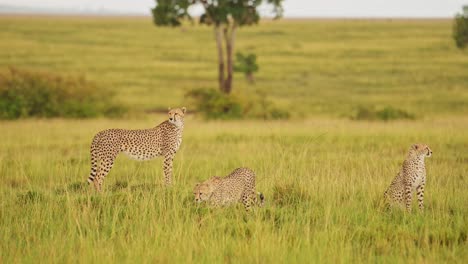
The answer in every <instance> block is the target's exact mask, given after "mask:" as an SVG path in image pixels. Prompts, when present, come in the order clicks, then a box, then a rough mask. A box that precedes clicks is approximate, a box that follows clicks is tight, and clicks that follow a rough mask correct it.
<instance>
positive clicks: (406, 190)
mask: <svg viewBox="0 0 468 264" xmlns="http://www.w3.org/2000/svg"><path fill="white" fill-rule="evenodd" d="M431 155H432V150H431V149H430V148H429V146H427V145H425V144H414V145H412V146H411V148H410V149H409V152H408V156H407V157H406V159H405V161H404V162H403V166H402V168H401V170H400V172H399V173H398V174H397V176H396V177H395V179H393V181H392V183H391V184H390V186H389V187H388V189H387V190H386V191H385V193H384V198H385V201H386V203H387V206H388V207H389V206H391V205H398V206H400V207H403V206H404V205H406V210H407V211H408V212H411V201H412V197H413V192H414V191H415V190H416V191H417V195H418V205H419V209H420V210H421V211H423V210H424V187H425V185H426V167H425V164H424V159H425V158H426V157H430V156H431Z"/></svg>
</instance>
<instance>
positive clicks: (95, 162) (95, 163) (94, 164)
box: [87, 142, 98, 184]
mask: <svg viewBox="0 0 468 264" xmlns="http://www.w3.org/2000/svg"><path fill="white" fill-rule="evenodd" d="M93 143H94V142H93ZM97 171H98V158H97V153H96V151H95V150H94V148H93V147H91V172H90V173H89V177H88V180H87V182H88V184H91V183H93V182H94V179H95V178H96V174H97Z"/></svg>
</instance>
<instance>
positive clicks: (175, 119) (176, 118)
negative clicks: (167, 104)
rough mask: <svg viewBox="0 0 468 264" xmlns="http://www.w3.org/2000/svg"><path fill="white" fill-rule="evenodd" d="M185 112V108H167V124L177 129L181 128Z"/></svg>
mask: <svg viewBox="0 0 468 264" xmlns="http://www.w3.org/2000/svg"><path fill="white" fill-rule="evenodd" d="M186 111H187V108H185V107H182V108H175V109H171V108H169V112H168V115H169V123H171V124H174V125H175V126H177V127H180V126H182V124H183V122H184V116H185V112H186Z"/></svg>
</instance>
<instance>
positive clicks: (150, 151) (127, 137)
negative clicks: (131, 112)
mask: <svg viewBox="0 0 468 264" xmlns="http://www.w3.org/2000/svg"><path fill="white" fill-rule="evenodd" d="M185 112H186V108H185V107H182V108H177V109H173V110H171V109H169V113H168V114H169V119H168V120H166V121H164V122H162V123H161V124H159V125H158V126H156V127H154V128H150V129H137V130H127V129H107V130H104V131H101V132H99V133H97V134H96V136H94V139H93V141H92V143H91V173H90V175H89V178H88V182H89V183H94V186H95V187H96V190H97V191H101V189H102V183H103V180H104V178H105V177H106V175H107V174H108V173H109V171H110V170H111V168H112V166H113V165H114V160H115V158H116V157H117V155H118V154H119V153H121V152H123V153H125V154H127V155H128V156H129V157H131V158H133V159H136V160H139V161H143V160H151V159H154V158H156V157H158V156H163V157H164V162H163V163H164V164H163V171H164V182H165V184H166V185H171V184H172V161H173V159H174V156H175V154H176V153H177V151H178V150H179V148H180V145H181V144H182V132H183V130H184V115H185Z"/></svg>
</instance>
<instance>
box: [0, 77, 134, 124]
mask: <svg viewBox="0 0 468 264" xmlns="http://www.w3.org/2000/svg"><path fill="white" fill-rule="evenodd" d="M111 100H112V98H111V96H110V93H109V91H107V90H104V89H102V88H99V87H97V86H96V85H95V84H94V83H92V82H90V81H87V80H86V79H85V78H84V77H82V76H81V77H69V76H66V77H64V76H60V75H56V74H52V73H46V72H32V71H26V70H20V69H16V68H10V70H9V71H7V72H1V73H0V118H2V119H17V118H22V117H46V118H47V117H71V118H84V117H95V116H101V115H103V116H110V117H115V116H120V115H122V114H123V113H124V112H125V111H126V109H125V108H123V107H121V106H118V105H116V104H113V103H112V101H111Z"/></svg>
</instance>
